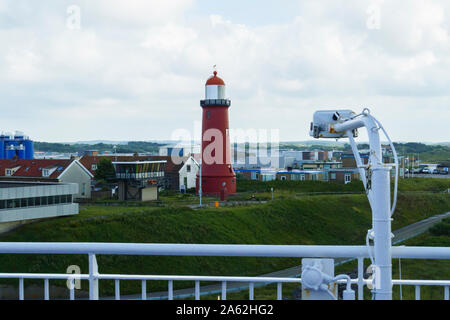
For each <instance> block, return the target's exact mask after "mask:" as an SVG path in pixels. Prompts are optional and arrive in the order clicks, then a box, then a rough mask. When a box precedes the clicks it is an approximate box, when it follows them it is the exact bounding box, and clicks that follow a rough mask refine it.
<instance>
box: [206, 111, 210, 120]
mask: <svg viewBox="0 0 450 320" xmlns="http://www.w3.org/2000/svg"><path fill="white" fill-rule="evenodd" d="M209 118H211V113H210V112H209V110H208V111H206V120H209Z"/></svg>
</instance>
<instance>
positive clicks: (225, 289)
mask: <svg viewBox="0 0 450 320" xmlns="http://www.w3.org/2000/svg"><path fill="white" fill-rule="evenodd" d="M222 300H227V282H226V281H222Z"/></svg>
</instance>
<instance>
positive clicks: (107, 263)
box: [0, 193, 450, 295]
mask: <svg viewBox="0 0 450 320" xmlns="http://www.w3.org/2000/svg"><path fill="white" fill-rule="evenodd" d="M449 210H450V197H448V195H445V194H432V193H429V194H425V193H424V194H400V196H399V199H398V210H397V212H396V215H395V217H394V221H393V229H397V228H400V227H402V226H405V225H407V224H410V223H413V222H415V221H418V220H421V219H424V218H426V217H428V216H431V215H435V214H439V213H442V212H445V211H449ZM370 226H371V214H370V209H369V205H368V202H367V199H366V196H365V195H364V194H356V195H326V196H321V195H319V196H314V197H299V198H292V199H284V200H275V201H272V202H268V203H266V204H263V205H254V206H243V207H223V208H209V209H202V210H192V209H189V208H186V207H168V208H154V207H102V206H88V207H82V208H81V210H80V214H79V215H78V216H73V217H62V218H58V219H52V220H46V221H41V222H38V223H34V224H29V225H25V226H23V227H21V228H20V229H17V230H16V231H15V232H12V233H10V234H6V235H3V236H2V237H0V241H3V242H7V241H15V242H20V241H39V242H51V241H56V242H65V241H67V242H141V243H217V244H220V243H224V244H225V243H229V244H305V245H306V244H363V243H364V236H365V234H366V231H367V229H369V228H370ZM98 263H99V271H100V272H101V273H102V272H103V273H129V274H192V275H201V274H204V275H258V274H263V273H267V272H271V271H276V270H280V269H283V268H286V267H290V266H293V265H296V264H298V263H299V261H298V259H273V258H236V257H232V258H226V257H167V256H166V257H152V256H112V255H102V256H99V257H98ZM69 265H79V266H80V267H81V270H82V272H83V273H84V272H87V270H88V266H87V256H80V255H53V256H50V255H2V259H0V272H57V273H65V271H66V268H67V267H68V266H69ZM41 282H42V281H39V282H37V283H38V284H39V285H42V283H41ZM2 283H10V284H11V283H12V284H16V283H17V281H12V282H11V281H9V282H7V281H6V280H3V281H2ZM29 283H33V281H31V280H27V281H26V284H29ZM34 283H36V282H34ZM52 283H53V284H55V283H56V284H58V285H61V286H63V285H64V282H63V281H59V282H58V281H54V282H53V281H52ZM147 285H148V290H149V291H155V290H158V291H159V290H165V289H166V288H167V283H166V282H149V283H148V284H147ZM83 286H84V287H83V288H84V289H87V285H86V284H83ZM183 286H192V283H176V284H175V288H180V287H183ZM121 291H122V293H124V294H125V293H136V292H139V291H140V284H139V283H138V282H136V281H123V282H122V283H121ZM113 292H114V289H113V282H112V281H101V282H100V293H101V295H105V294H108V295H112V294H113Z"/></svg>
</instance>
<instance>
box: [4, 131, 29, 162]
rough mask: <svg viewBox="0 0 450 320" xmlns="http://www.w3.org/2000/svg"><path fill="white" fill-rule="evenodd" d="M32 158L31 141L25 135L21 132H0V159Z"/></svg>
mask: <svg viewBox="0 0 450 320" xmlns="http://www.w3.org/2000/svg"><path fill="white" fill-rule="evenodd" d="M16 156H17V158H19V159H33V158H34V146H33V141H32V140H30V138H29V137H27V136H25V135H24V134H23V132H20V131H16V133H15V134H12V133H2V134H1V135H0V159H12V158H14V157H16Z"/></svg>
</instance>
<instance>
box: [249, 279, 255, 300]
mask: <svg viewBox="0 0 450 320" xmlns="http://www.w3.org/2000/svg"><path fill="white" fill-rule="evenodd" d="M248 291H249V293H248V297H249V299H250V300H254V299H255V284H254V283H253V282H250V285H249V287H248Z"/></svg>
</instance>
